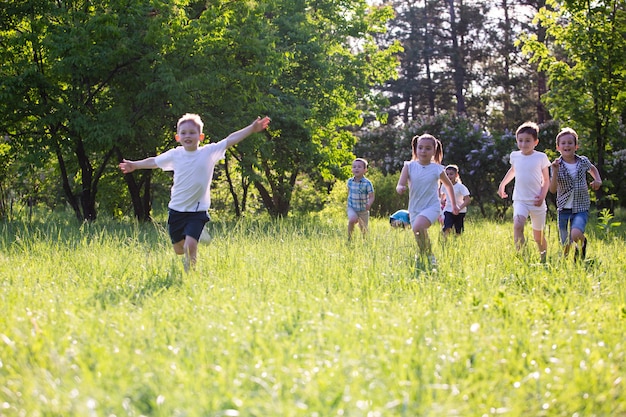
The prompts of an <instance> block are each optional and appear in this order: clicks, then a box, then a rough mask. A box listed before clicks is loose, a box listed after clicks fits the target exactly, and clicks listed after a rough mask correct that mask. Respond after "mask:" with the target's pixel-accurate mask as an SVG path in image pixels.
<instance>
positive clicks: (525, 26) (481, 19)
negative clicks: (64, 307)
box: [0, 0, 626, 221]
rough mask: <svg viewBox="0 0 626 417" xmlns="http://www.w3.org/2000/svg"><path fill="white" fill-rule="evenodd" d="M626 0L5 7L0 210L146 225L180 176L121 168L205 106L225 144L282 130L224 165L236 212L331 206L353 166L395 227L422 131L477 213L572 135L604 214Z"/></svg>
mask: <svg viewBox="0 0 626 417" xmlns="http://www.w3.org/2000/svg"><path fill="white" fill-rule="evenodd" d="M625 9H626V6H625V4H624V2H623V0H612V1H609V0H606V1H591V0H587V1H579V0H570V1H550V0H538V1H533V0H498V1H493V0H491V1H486V0H471V1H470V0H445V1H441V0H438V1H431V0H421V1H412V0H404V1H378V2H368V1H365V0H342V1H337V0H266V1H232V0H205V1H192V0H133V1H128V0H104V1H98V2H93V1H85V0H82V1H60V0H58V1H50V0H7V1H3V2H2V8H1V9H0V58H1V59H0V134H1V137H0V218H3V219H11V218H12V216H14V215H15V211H16V210H18V208H20V209H22V208H24V207H28V208H33V207H40V208H44V209H49V210H68V209H69V210H71V211H72V212H73V213H74V215H75V216H76V218H77V219H78V220H81V221H83V220H87V221H93V220H95V219H96V218H97V215H98V213H99V212H102V213H106V214H107V215H113V216H117V217H122V216H133V217H136V218H137V219H139V220H147V219H150V218H151V216H152V212H153V210H155V209H162V208H164V207H165V205H166V203H167V200H168V198H169V187H170V184H171V176H170V175H168V174H166V173H163V172H161V171H159V170H154V171H149V170H148V171H141V172H136V173H133V174H131V175H126V176H124V175H122V174H121V173H120V172H119V170H118V169H117V164H118V162H119V161H120V160H121V158H122V157H124V158H128V159H139V158H144V157H147V156H152V155H155V154H157V153H160V152H163V151H165V150H167V149H169V148H171V147H173V146H176V143H175V141H174V130H175V125H176V121H177V119H178V118H179V117H180V115H182V114H183V113H186V112H194V113H199V114H200V115H201V116H202V118H203V120H204V122H205V134H206V136H207V137H208V138H209V139H210V140H213V141H216V140H219V139H221V138H223V137H225V136H226V135H227V134H228V133H230V132H231V131H234V130H237V129H239V128H241V127H243V126H245V125H247V124H249V123H250V122H251V121H252V120H253V119H254V118H255V117H256V116H257V115H265V114H267V115H269V116H270V117H271V118H272V124H271V126H270V129H269V130H268V131H267V132H264V133H263V134H258V135H255V136H254V137H251V138H249V139H247V140H246V141H244V142H242V143H240V144H239V145H238V146H237V147H236V148H233V149H231V150H230V151H229V153H228V154H227V158H226V159H225V161H224V163H223V164H222V165H220V166H219V167H218V169H217V171H216V176H215V179H214V183H213V192H214V197H213V208H214V209H216V210H219V211H220V212H224V213H230V214H231V215H233V216H242V215H245V214H247V213H259V212H265V213H268V214H269V215H271V216H274V217H276V216H285V215H289V214H290V213H299V212H313V211H319V210H322V209H323V208H324V207H325V206H327V205H328V203H329V202H332V201H333V199H338V198H341V197H338V193H340V191H341V190H343V187H344V182H345V180H346V179H347V178H348V177H349V175H350V169H349V167H350V163H351V161H352V159H353V158H354V156H355V155H357V156H360V157H365V158H367V159H368V160H369V161H370V163H371V166H372V168H371V169H370V172H369V174H368V176H370V177H372V178H373V179H374V183H375V187H376V192H377V202H376V205H375V207H374V208H373V210H374V214H378V215H385V214H388V213H389V212H391V211H395V210H396V209H398V208H400V207H401V206H402V205H403V204H405V202H404V201H402V200H401V199H400V197H398V196H396V195H395V193H394V192H393V189H394V187H395V180H396V179H397V174H398V171H399V169H400V168H401V166H402V161H404V160H407V159H410V156H411V155H410V145H409V143H410V139H411V137H412V136H414V135H416V134H420V133H423V132H429V133H432V134H434V135H435V136H437V137H439V138H440V139H441V140H442V142H443V143H444V146H445V157H444V163H455V164H457V165H459V167H460V168H461V175H462V179H463V182H464V183H465V184H466V185H467V186H468V187H469V189H470V190H471V192H472V195H473V197H474V204H475V206H476V207H477V208H478V209H479V210H480V212H481V213H482V214H483V215H493V214H495V215H498V214H502V213H503V212H504V211H505V210H506V208H507V206H508V204H509V201H506V200H500V199H499V198H498V197H497V196H496V190H497V185H498V182H499V180H500V179H501V178H502V176H503V175H504V173H505V172H506V170H507V169H508V154H509V153H510V152H511V151H512V150H515V142H514V131H515V129H516V128H517V126H518V125H519V124H521V123H523V122H525V121H527V120H532V121H536V122H538V123H539V124H540V126H541V136H540V144H539V147H538V149H539V150H542V151H545V152H546V153H548V155H549V157H550V158H551V159H553V158H555V157H556V156H557V154H556V152H555V150H554V137H555V135H556V133H557V132H558V130H559V129H560V128H561V127H564V126H570V127H573V128H574V129H576V130H577V132H578V133H579V136H580V138H581V143H580V151H579V152H580V153H581V154H584V155H587V156H589V157H590V159H591V160H592V161H593V162H594V163H595V164H596V165H597V166H598V168H599V169H600V172H601V174H602V176H603V178H604V185H603V188H602V189H601V190H600V191H598V192H597V193H595V194H594V196H593V197H594V201H595V202H596V204H597V205H598V206H599V207H609V208H615V207H617V206H619V205H623V204H624V199H625V197H624V196H625V195H626V192H625V191H626V190H625V185H624V183H623V181H621V179H622V178H624V173H625V168H626V151H625V150H624V148H625V146H624V145H625V144H626V132H625V130H624V119H625V117H626V10H625Z"/></svg>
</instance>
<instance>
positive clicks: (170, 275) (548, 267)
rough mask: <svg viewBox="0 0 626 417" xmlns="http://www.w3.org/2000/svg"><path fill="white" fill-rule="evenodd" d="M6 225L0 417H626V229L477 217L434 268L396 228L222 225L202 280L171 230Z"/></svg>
mask: <svg viewBox="0 0 626 417" xmlns="http://www.w3.org/2000/svg"><path fill="white" fill-rule="evenodd" d="M0 230H1V232H2V233H1V237H0V277H1V279H0V286H1V288H0V305H1V307H2V316H1V318H0V416H105V417H108V416H319V417H325V416H368V417H374V416H580V417H587V416H626V392H625V386H626V380H625V376H626V353H625V350H626V337H625V334H626V331H625V329H626V281H625V279H624V271H625V270H626V244H625V241H624V233H623V229H622V228H620V229H618V228H616V229H615V230H611V231H610V233H608V234H607V233H605V232H601V231H600V230H599V229H597V228H595V226H594V225H590V226H589V230H588V231H589V233H588V236H589V242H590V247H589V250H588V258H587V261H586V262H584V263H580V262H579V263H575V262H573V261H572V260H571V259H568V260H565V259H562V258H561V257H560V256H559V251H558V243H557V231H556V227H555V222H554V221H552V222H551V223H550V226H549V228H548V230H547V234H548V241H549V250H548V252H549V254H548V262H547V264H545V265H542V264H538V260H539V258H538V254H537V251H536V248H535V247H534V244H533V245H532V246H531V245H529V247H528V248H527V250H525V251H522V253H520V254H516V253H515V252H514V250H513V242H512V232H513V231H512V223H511V222H510V221H505V222H493V221H487V220H476V219H469V221H468V224H467V230H466V233H465V234H464V235H463V236H461V237H460V238H453V239H449V240H448V241H447V242H445V244H444V243H443V242H442V241H440V239H439V234H438V232H437V229H436V228H435V227H433V228H431V236H432V238H433V243H434V248H435V253H436V254H437V257H438V269H437V271H436V272H433V271H426V272H424V271H420V270H416V269H415V261H414V254H415V249H416V245H415V241H414V239H413V237H412V236H411V233H410V232H408V231H403V230H395V229H391V228H390V227H389V225H388V222H387V220H386V219H372V221H371V233H370V235H369V237H368V239H366V240H364V239H361V238H360V236H359V235H356V238H355V239H353V241H352V242H350V243H348V242H347V240H346V232H345V219H344V218H343V217H338V218H336V219H326V220H305V219H287V220H283V221H269V220H259V221H250V220H243V221H240V222H238V223H226V222H224V223H222V222H214V223H212V224H211V234H212V237H213V240H212V242H211V243H210V244H209V245H205V246H202V247H201V248H200V256H199V261H198V267H197V269H196V271H194V272H192V273H189V274H184V273H183V272H182V263H181V262H180V259H177V258H176V256H175V255H174V254H173V251H172V250H171V247H170V245H169V243H168V238H167V235H166V232H165V230H164V228H163V225H162V224H156V225H136V224H131V223H114V222H106V221H98V222H97V223H96V224H93V225H84V226H82V227H80V226H76V225H74V224H73V223H72V222H71V221H69V220H68V221H66V222H64V221H54V222H50V223H40V222H34V223H32V224H29V223H19V222H14V223H8V224H6V223H5V224H0ZM529 232H530V231H529V230H528V231H527V235H528V236H529V235H530V233H529Z"/></svg>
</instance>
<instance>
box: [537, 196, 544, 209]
mask: <svg viewBox="0 0 626 417" xmlns="http://www.w3.org/2000/svg"><path fill="white" fill-rule="evenodd" d="M544 199H545V198H541V196H540V195H538V196H535V206H536V207H540V206H541V205H542V204H543V200H544Z"/></svg>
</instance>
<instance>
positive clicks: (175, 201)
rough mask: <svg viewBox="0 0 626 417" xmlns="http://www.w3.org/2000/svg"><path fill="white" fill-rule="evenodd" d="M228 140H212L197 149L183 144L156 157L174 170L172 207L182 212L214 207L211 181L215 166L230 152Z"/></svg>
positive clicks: (165, 167) (205, 209)
mask: <svg viewBox="0 0 626 417" xmlns="http://www.w3.org/2000/svg"><path fill="white" fill-rule="evenodd" d="M226 148H227V141H226V140H225V139H224V140H221V141H219V142H217V143H209V144H207V145H204V146H200V147H199V148H198V149H197V150H195V151H186V150H185V148H183V147H182V146H178V147H176V148H174V149H170V150H169V151H166V152H164V153H162V154H161V155H158V156H157V157H156V158H155V161H156V164H157V166H158V167H159V168H161V169H162V170H163V171H174V184H173V185H172V190H171V195H170V202H169V204H168V207H169V208H171V209H172V210H176V211H181V212H198V211H207V210H208V209H209V207H211V181H212V180H213V170H214V169H215V165H216V164H217V162H219V161H220V160H221V159H224V156H225V155H226Z"/></svg>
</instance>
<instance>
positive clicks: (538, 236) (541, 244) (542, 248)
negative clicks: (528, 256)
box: [533, 229, 548, 262]
mask: <svg viewBox="0 0 626 417" xmlns="http://www.w3.org/2000/svg"><path fill="white" fill-rule="evenodd" d="M533 238H534V239H535V242H537V248H538V249H539V254H540V255H541V262H545V261H546V252H547V251H548V241H547V240H546V235H545V233H543V230H535V229H533Z"/></svg>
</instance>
